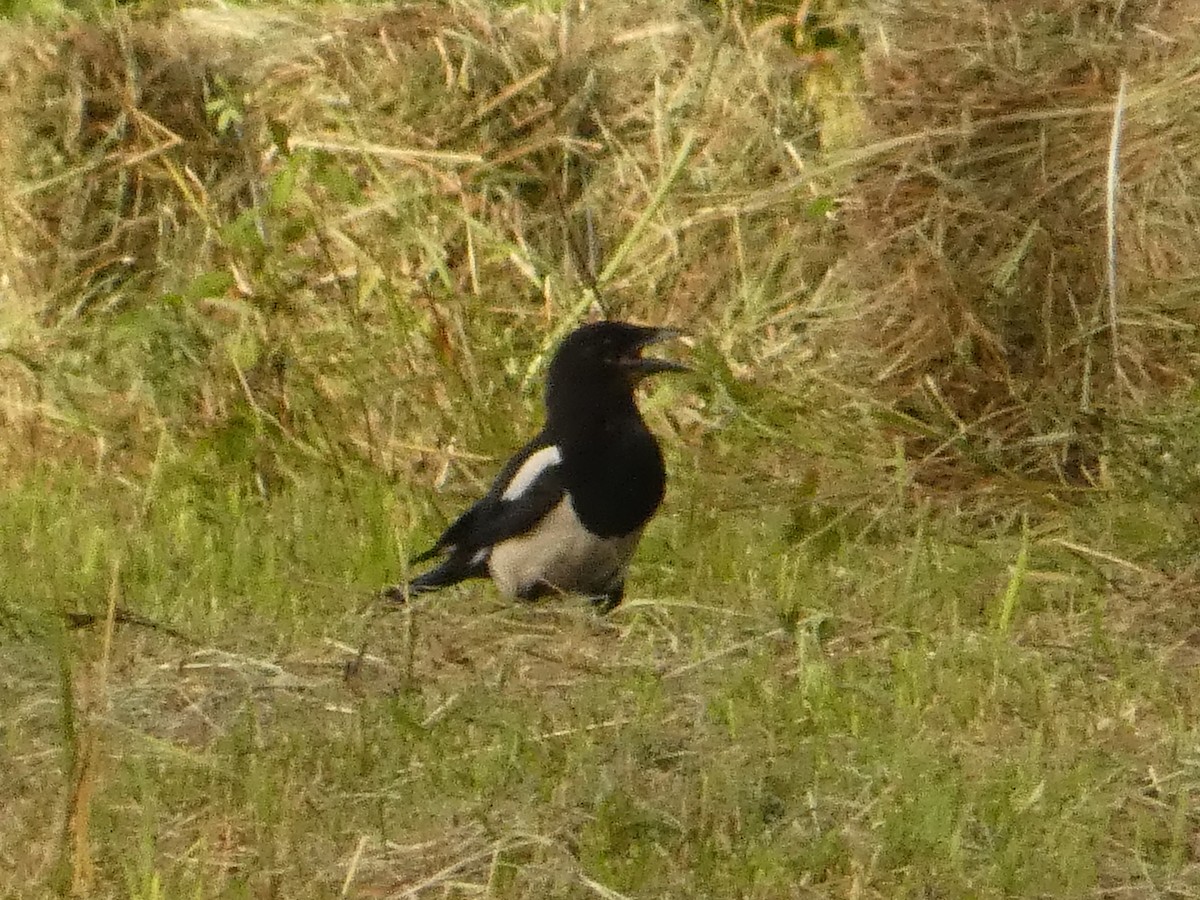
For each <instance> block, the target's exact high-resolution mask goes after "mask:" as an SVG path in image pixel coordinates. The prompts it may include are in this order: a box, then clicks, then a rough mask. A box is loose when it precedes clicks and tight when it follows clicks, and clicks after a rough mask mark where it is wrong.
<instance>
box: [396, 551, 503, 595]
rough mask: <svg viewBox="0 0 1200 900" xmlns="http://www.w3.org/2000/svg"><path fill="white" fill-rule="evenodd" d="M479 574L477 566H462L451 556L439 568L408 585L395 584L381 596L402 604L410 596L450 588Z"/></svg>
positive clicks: (421, 575) (461, 562) (459, 560)
mask: <svg viewBox="0 0 1200 900" xmlns="http://www.w3.org/2000/svg"><path fill="white" fill-rule="evenodd" d="M481 574H482V572H481V571H479V570H478V567H477V566H475V567H472V566H464V565H463V560H461V559H459V558H457V556H451V557H450V558H449V559H448V560H446V561H445V562H444V563H442V564H441V565H440V566H435V567H434V568H432V569H430V570H429V571H428V572H423V573H422V574H420V575H418V576H417V577H416V578H414V579H412V580H411V581H409V582H408V584H406V585H405V584H397V585H393V586H392V587H390V588H387V589H386V590H385V591H384V592H383V596H384V598H385V599H387V600H390V601H392V602H393V603H404V602H405V601H406V600H407V599H408V598H409V597H411V596H416V595H417V594H424V593H426V592H428V591H436V590H440V589H441V588H444V587H450V586H451V585H452V584H458V583H459V582H460V581H465V580H466V579H468V578H477V577H479V575H481Z"/></svg>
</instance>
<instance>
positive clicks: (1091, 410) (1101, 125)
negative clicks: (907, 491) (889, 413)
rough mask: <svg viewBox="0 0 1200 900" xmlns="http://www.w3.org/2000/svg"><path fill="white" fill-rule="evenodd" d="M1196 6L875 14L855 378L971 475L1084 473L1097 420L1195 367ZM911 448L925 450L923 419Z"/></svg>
mask: <svg viewBox="0 0 1200 900" xmlns="http://www.w3.org/2000/svg"><path fill="white" fill-rule="evenodd" d="M1185 7H1186V4H1180V3H1175V4H1170V3H1167V4H1163V3H1123V4H1117V5H1105V4H1093V5H1091V6H1080V4H1077V3H1071V2H1043V3H1034V4H1031V3H1025V2H999V3H996V2H966V3H957V4H942V3H930V2H923V3H906V4H902V5H888V6H881V7H878V8H877V9H876V13H877V14H878V16H879V19H878V20H877V21H882V23H883V24H882V29H881V38H882V39H881V40H880V41H879V43H878V44H877V46H876V47H875V49H874V50H873V52H872V53H871V55H870V58H869V65H868V74H869V84H870V88H871V94H870V98H869V101H868V105H869V109H870V112H871V117H872V120H873V123H874V125H875V128H876V129H877V132H878V135H877V136H878V138H879V143H878V144H877V145H876V147H875V148H874V149H875V151H876V152H874V153H873V154H872V153H871V152H870V151H871V149H872V148H867V150H866V151H865V152H864V154H863V158H864V160H865V165H863V166H862V168H861V170H860V172H859V173H858V177H857V178H856V183H855V187H854V189H853V191H852V192H851V193H852V198H851V202H850V204H849V207H850V208H849V213H848V215H847V224H848V227H849V233H850V236H851V240H852V242H853V243H854V244H855V245H857V246H859V247H860V248H863V250H865V251H866V252H863V253H862V254H861V256H860V257H859V258H860V259H861V260H863V261H864V262H863V264H860V265H857V266H855V267H854V269H853V272H852V275H853V280H854V283H855V284H856V285H857V286H858V287H860V288H862V289H865V290H867V291H869V292H870V299H869V301H868V302H867V307H866V312H867V316H866V319H865V324H866V326H867V328H866V330H865V331H864V332H863V333H862V334H861V335H860V341H858V342H857V343H858V345H859V346H861V347H862V348H863V349H864V350H865V351H867V352H866V353H864V354H863V356H862V357H861V360H860V362H861V369H860V371H861V372H862V374H863V376H864V377H866V378H869V379H872V380H873V381H875V382H877V383H879V384H881V385H884V386H886V387H887V388H888V390H889V391H890V392H891V394H892V396H893V397H894V398H897V399H899V400H900V402H901V404H902V408H904V409H906V410H907V411H908V412H910V413H911V414H912V415H913V416H914V417H915V418H916V419H918V420H921V421H923V422H924V423H925V424H926V425H933V426H934V429H935V432H936V433H937V434H938V435H939V437H937V438H934V441H935V442H936V441H938V440H944V439H948V443H947V444H946V446H945V447H944V449H943V452H942V454H941V456H942V457H943V459H946V458H951V457H952V458H953V459H954V460H955V464H956V468H957V467H958V465H959V464H961V463H962V462H963V461H967V462H971V463H974V464H975V465H974V466H972V467H970V468H973V469H975V470H976V471H978V469H979V468H983V469H984V470H991V471H997V470H1015V471H1019V472H1023V473H1028V474H1049V473H1056V474H1057V475H1058V477H1060V478H1062V479H1065V480H1067V481H1069V482H1073V483H1084V484H1086V483H1089V482H1090V481H1092V480H1094V479H1095V478H1096V477H1097V472H1098V468H1099V459H1100V456H1101V454H1102V448H1101V444H1100V441H1099V440H1098V438H1097V437H1096V432H1097V429H1098V428H1099V425H1100V423H1101V422H1102V421H1103V419H1104V418H1105V417H1107V416H1108V415H1109V414H1111V413H1113V412H1115V411H1116V410H1117V409H1118V408H1119V407H1121V406H1122V405H1123V404H1126V403H1128V402H1129V401H1131V400H1133V401H1136V400H1138V399H1142V398H1143V395H1145V394H1146V392H1155V391H1156V390H1158V389H1161V388H1169V387H1171V386H1175V385H1178V384H1180V383H1186V382H1190V380H1191V379H1192V378H1193V376H1194V366H1193V361H1192V359H1191V358H1190V357H1191V354H1190V353H1188V352H1186V351H1185V350H1184V342H1186V341H1188V340H1189V339H1190V336H1191V335H1192V333H1193V330H1194V328H1195V326H1196V324H1197V312H1196V309H1197V307H1196V304H1195V300H1196V296H1195V285H1196V281H1195V270H1194V265H1195V263H1194V261H1195V259H1196V258H1197V252H1200V233H1198V232H1197V231H1196V229H1195V228H1194V227H1193V226H1192V225H1190V224H1189V223H1194V222H1195V221H1197V216H1198V215H1200V181H1198V174H1200V173H1198V170H1197V162H1198V161H1200V137H1197V135H1200V127H1198V126H1200V105H1198V104H1197V101H1196V99H1195V98H1196V96H1197V94H1196V91H1195V84H1196V81H1197V78H1198V77H1200V69H1198V68H1197V64H1196V60H1197V59H1198V58H1200V56H1198V55H1197V40H1196V36H1195V29H1194V22H1189V19H1188V15H1187V11H1186V9H1185ZM909 445H910V447H911V448H912V449H914V451H915V452H917V453H918V454H919V455H920V454H924V453H926V452H928V451H929V450H930V448H931V446H932V444H931V443H930V439H929V438H928V437H924V436H921V435H918V434H916V432H915V430H914V431H913V432H912V439H911V441H910V442H909ZM929 471H930V472H935V473H936V472H940V473H945V472H946V469H945V468H944V467H942V468H939V467H937V466H930V467H929ZM958 471H959V472H960V474H961V473H962V471H963V470H961V469H958ZM967 471H969V469H968V470H967Z"/></svg>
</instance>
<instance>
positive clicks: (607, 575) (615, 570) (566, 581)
mask: <svg viewBox="0 0 1200 900" xmlns="http://www.w3.org/2000/svg"><path fill="white" fill-rule="evenodd" d="M641 536H642V532H641V529H638V530H637V531H636V532H634V533H633V534H628V535H625V536H623V537H616V538H600V537H597V536H596V535H594V534H592V533H591V532H590V531H588V530H587V529H586V528H584V527H583V526H582V525H581V524H580V523H579V519H578V518H577V517H576V515H575V508H574V506H572V504H571V497H570V495H569V494H568V495H567V496H565V497H564V498H563V501H562V502H561V503H559V504H558V506H556V507H555V508H554V509H553V510H552V511H551V512H550V514H549V515H548V516H546V518H545V519H543V520H542V522H541V523H540V524H539V525H538V526H537V527H536V528H534V529H533V531H531V532H529V533H528V534H526V535H522V536H521V537H519V538H513V539H512V540H509V541H505V542H504V543H502V544H499V545H497V546H496V547H494V548H493V549H492V553H491V556H490V557H489V559H488V571H489V572H490V573H491V576H492V580H493V581H495V582H496V587H498V588H499V589H500V592H501V593H502V594H505V595H507V596H509V597H519V596H522V595H524V594H526V593H527V592H529V591H530V590H531V589H534V588H536V587H537V586H538V585H539V584H541V583H545V585H546V586H548V587H549V588H550V589H551V590H558V591H562V592H563V593H572V594H590V595H599V594H603V593H604V592H605V591H607V590H608V589H609V588H611V587H613V586H614V585H615V584H616V583H617V582H618V581H620V580H621V579H622V578H624V577H625V569H626V566H628V564H629V559H630V557H631V556H633V551H634V549H635V548H636V547H637V542H638V539H639V538H640V537H641Z"/></svg>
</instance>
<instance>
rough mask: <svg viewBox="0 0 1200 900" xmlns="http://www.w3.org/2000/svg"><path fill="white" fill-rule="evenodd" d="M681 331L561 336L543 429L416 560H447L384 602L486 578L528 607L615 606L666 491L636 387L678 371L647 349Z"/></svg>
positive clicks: (617, 326) (615, 329) (597, 329)
mask: <svg viewBox="0 0 1200 900" xmlns="http://www.w3.org/2000/svg"><path fill="white" fill-rule="evenodd" d="M678 336H679V332H677V331H675V330H673V329H667V328H649V327H645V326H641V325H632V324H630V323H627V322H595V323H593V324H590V325H584V326H582V327H580V328H578V329H576V330H575V331H573V332H572V333H571V334H570V335H568V336H567V338H566V339H565V340H564V341H563V342H562V344H561V345H560V346H559V348H558V350H557V352H556V353H555V355H554V358H553V359H552V360H551V362H550V368H549V372H548V375H547V380H546V424H545V427H544V428H543V429H542V431H541V433H539V434H538V435H537V437H535V438H534V439H533V440H532V441H530V442H529V443H528V444H526V445H525V446H524V447H522V448H521V449H520V450H519V451H518V452H517V454H516V455H515V456H513V457H512V459H510V460H509V461H508V462H507V463H506V464H505V466H504V467H503V468H502V469H501V471H500V474H499V475H498V476H497V477H496V480H495V481H494V482H493V483H492V486H491V488H490V489H489V490H488V492H487V494H485V495H484V496H483V498H482V499H480V500H479V501H478V502H476V503H475V504H474V505H473V506H472V507H471V508H470V509H468V510H467V511H466V512H464V513H463V514H462V515H461V516H459V517H458V519H456V520H455V521H454V522H453V523H452V524H451V525H450V527H449V528H447V529H446V530H445V532H444V533H443V534H442V536H441V537H440V538H439V539H438V541H437V543H436V544H434V545H433V547H432V548H430V549H429V550H428V551H426V552H425V553H422V554H421V555H420V556H418V557H417V558H416V559H415V560H413V562H415V563H418V562H425V561H428V560H431V559H434V558H435V557H439V556H442V557H444V559H443V561H442V562H441V563H440V564H439V565H437V566H435V567H434V568H432V569H430V570H429V571H427V572H425V573H423V574H421V575H418V576H417V577H416V578H414V579H413V580H412V581H411V582H409V584H408V586H407V588H405V587H404V586H402V585H399V586H396V587H392V588H389V589H388V590H387V591H386V592H385V594H386V596H388V597H389V598H390V599H393V600H397V601H403V600H404V599H405V597H406V596H407V595H408V594H415V593H420V592H424V591H431V590H437V589H438V588H443V587H447V586H449V585H452V584H457V583H458V582H460V581H463V580H465V579H468V578H484V577H489V576H490V577H491V578H492V580H493V581H494V582H495V583H496V585H497V587H498V588H499V589H500V591H501V592H502V593H504V594H506V595H509V596H514V597H518V598H520V599H523V600H533V599H537V598H539V597H543V596H546V595H550V594H558V593H576V594H584V595H587V596H589V597H591V598H593V601H594V602H595V603H596V604H597V606H598V607H600V608H601V609H602V610H603V611H605V612H607V611H609V610H611V609H613V608H614V607H615V606H616V605H617V604H619V603H620V602H621V599H622V597H623V596H624V592H625V570H626V567H627V565H628V563H629V559H630V557H632V555H633V551H634V550H635V549H636V547H637V543H638V540H639V539H640V538H641V534H642V530H643V529H644V528H645V526H646V523H647V522H649V521H650V518H651V517H652V516H653V515H654V513H655V511H656V510H657V509H658V507H659V504H660V503H661V502H662V498H663V493H664V490H665V487H666V469H665V467H664V465H663V458H662V451H661V450H660V449H659V446H658V442H657V441H656V440H655V438H654V435H653V434H652V433H651V432H650V429H649V428H647V427H646V423H645V421H644V420H643V419H642V416H641V413H640V412H639V411H638V408H637V403H636V401H635V399H634V389H635V388H636V386H637V384H638V382H639V381H640V380H641V379H642V378H644V377H646V376H647V375H652V374H654V373H656V372H669V371H680V370H685V367H684V366H681V365H679V364H678V363H675V362H671V361H669V360H665V359H656V358H653V357H645V356H643V355H642V350H643V349H644V348H645V347H647V346H648V345H650V344H655V343H659V342H661V341H665V340H669V339H671V338H674V337H678Z"/></svg>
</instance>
